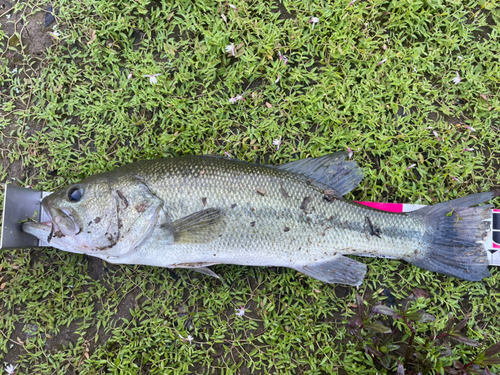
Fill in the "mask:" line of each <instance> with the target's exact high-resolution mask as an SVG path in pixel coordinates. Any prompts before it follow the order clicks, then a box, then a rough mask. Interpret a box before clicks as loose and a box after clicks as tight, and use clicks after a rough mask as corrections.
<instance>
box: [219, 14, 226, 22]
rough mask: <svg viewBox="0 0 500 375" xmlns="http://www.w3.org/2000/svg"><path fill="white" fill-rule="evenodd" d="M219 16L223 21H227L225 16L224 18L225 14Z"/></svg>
mask: <svg viewBox="0 0 500 375" xmlns="http://www.w3.org/2000/svg"><path fill="white" fill-rule="evenodd" d="M220 16H221V17H222V19H223V20H224V22H227V18H226V16H225V14H224V13H222V14H221V15H220Z"/></svg>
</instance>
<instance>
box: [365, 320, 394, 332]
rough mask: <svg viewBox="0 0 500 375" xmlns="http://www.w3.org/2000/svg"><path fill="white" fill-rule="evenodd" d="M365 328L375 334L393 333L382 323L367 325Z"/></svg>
mask: <svg viewBox="0 0 500 375" xmlns="http://www.w3.org/2000/svg"><path fill="white" fill-rule="evenodd" d="M364 326H365V328H368V329H371V330H372V331H375V332H380V333H391V332H392V330H391V329H390V328H389V327H386V326H384V325H383V324H382V323H377V322H375V323H365V324H364Z"/></svg>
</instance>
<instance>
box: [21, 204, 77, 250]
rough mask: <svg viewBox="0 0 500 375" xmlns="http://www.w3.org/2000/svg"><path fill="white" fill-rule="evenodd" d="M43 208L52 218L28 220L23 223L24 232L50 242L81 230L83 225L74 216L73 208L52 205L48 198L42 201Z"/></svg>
mask: <svg viewBox="0 0 500 375" xmlns="http://www.w3.org/2000/svg"><path fill="white" fill-rule="evenodd" d="M42 209H43V210H44V211H45V213H47V215H48V216H49V217H50V219H51V220H48V221H44V222H40V223H36V222H26V223H24V224H23V225H22V230H23V232H25V233H28V234H31V235H33V236H35V237H37V238H39V239H41V240H44V241H46V242H47V243H50V241H51V240H52V238H54V237H57V238H61V237H65V236H72V235H76V234H79V233H80V232H81V226H80V225H79V224H78V222H77V221H76V220H75V218H74V217H73V216H72V214H71V210H69V209H64V208H62V209H61V208H56V207H51V206H50V204H49V203H48V202H47V201H46V200H43V201H42Z"/></svg>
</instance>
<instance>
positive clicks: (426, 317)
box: [416, 312, 436, 323]
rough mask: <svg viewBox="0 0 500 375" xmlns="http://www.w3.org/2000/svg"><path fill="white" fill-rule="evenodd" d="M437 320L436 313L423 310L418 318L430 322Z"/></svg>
mask: <svg viewBox="0 0 500 375" xmlns="http://www.w3.org/2000/svg"><path fill="white" fill-rule="evenodd" d="M435 320H436V317H435V316H434V315H431V314H428V313H426V312H421V313H420V317H419V318H418V319H416V321H417V322H422V323H428V322H433V321H435Z"/></svg>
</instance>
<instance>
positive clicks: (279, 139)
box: [273, 136, 281, 151]
mask: <svg viewBox="0 0 500 375" xmlns="http://www.w3.org/2000/svg"><path fill="white" fill-rule="evenodd" d="M273 145H275V146H278V147H276V151H278V150H279V149H280V145H281V136H280V137H279V138H278V139H275V140H274V141H273Z"/></svg>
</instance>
